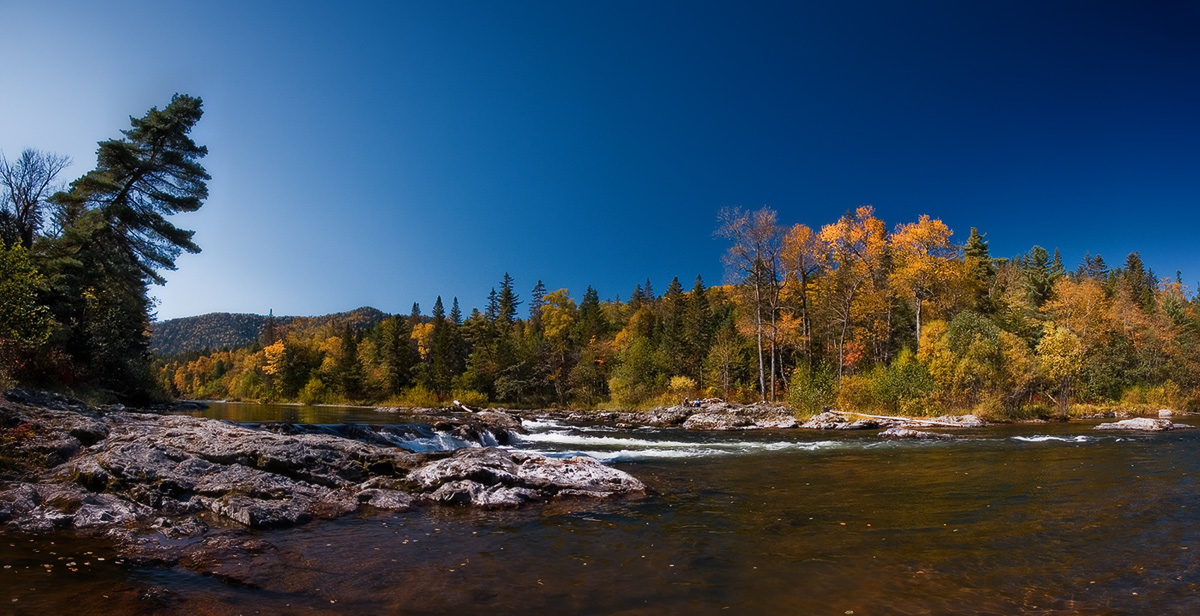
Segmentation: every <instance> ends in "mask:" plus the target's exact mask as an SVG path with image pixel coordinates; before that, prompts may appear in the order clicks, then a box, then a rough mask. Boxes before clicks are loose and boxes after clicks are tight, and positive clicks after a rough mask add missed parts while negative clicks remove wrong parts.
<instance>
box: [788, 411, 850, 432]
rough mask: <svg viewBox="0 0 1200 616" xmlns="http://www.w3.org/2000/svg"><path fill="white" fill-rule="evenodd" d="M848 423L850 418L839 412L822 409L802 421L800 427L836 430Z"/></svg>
mask: <svg viewBox="0 0 1200 616" xmlns="http://www.w3.org/2000/svg"><path fill="white" fill-rule="evenodd" d="M849 423H850V420H849V419H847V418H846V417H844V416H842V415H841V414H838V413H835V412H833V411H824V412H821V413H819V414H817V415H813V416H812V418H810V419H809V420H808V421H806V422H804V423H803V424H802V425H801V426H800V427H801V428H808V429H810V430H837V429H840V428H842V427H843V426H846V425H848V424H849Z"/></svg>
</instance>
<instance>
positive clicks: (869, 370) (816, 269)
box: [156, 206, 1200, 417]
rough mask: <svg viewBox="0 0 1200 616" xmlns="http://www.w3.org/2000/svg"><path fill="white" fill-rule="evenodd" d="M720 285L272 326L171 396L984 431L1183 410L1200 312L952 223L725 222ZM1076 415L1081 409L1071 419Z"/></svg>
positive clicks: (181, 363) (545, 295)
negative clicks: (787, 412) (1009, 253)
mask: <svg viewBox="0 0 1200 616" xmlns="http://www.w3.org/2000/svg"><path fill="white" fill-rule="evenodd" d="M715 234H716V235H717V236H718V237H719V238H722V239H724V240H725V241H727V242H728V244H729V249H728V251H727V252H726V255H725V263H726V266H727V269H728V273H729V280H730V283H729V284H725V285H717V286H707V285H706V284H705V281H704V280H702V279H701V278H700V277H696V278H695V280H694V282H693V283H692V284H691V285H690V287H685V286H684V285H683V283H681V282H680V280H679V279H678V278H675V279H673V280H672V281H671V283H670V284H669V285H668V286H667V288H666V290H665V291H664V292H663V293H662V294H659V293H657V292H656V291H655V290H654V289H653V287H652V285H651V282H650V281H649V280H647V281H646V282H645V283H644V284H638V285H636V286H635V287H634V289H633V291H632V292H631V293H630V295H629V296H628V299H625V300H622V299H621V298H619V297H618V298H615V299H611V300H601V299H600V297H599V294H598V293H597V291H596V290H595V289H594V288H592V287H588V288H587V289H586V290H585V291H584V293H583V294H582V296H580V298H579V300H578V301H577V300H576V299H575V298H573V297H572V296H571V294H570V292H569V291H568V290H567V289H558V290H555V291H548V290H547V287H546V286H545V285H544V284H543V283H542V282H541V281H537V283H536V284H535V285H534V286H533V288H532V289H531V290H530V292H529V293H528V295H527V296H526V299H522V296H521V294H520V293H518V291H517V290H516V283H515V281H514V280H513V279H512V278H511V277H510V276H509V275H507V274H505V275H504V276H503V278H502V279H501V280H500V281H499V284H498V285H497V288H495V289H493V290H492V291H491V292H490V293H489V294H488V295H487V297H486V301H485V302H484V309H483V310H482V311H481V310H478V309H475V310H472V311H471V313H470V314H464V313H463V311H462V310H461V309H460V306H459V302H458V299H457V298H452V300H451V302H450V305H449V307H447V305H446V303H445V302H443V299H442V298H441V297H438V298H436V300H435V301H434V304H433V307H432V310H431V311H430V312H429V313H428V314H425V313H423V312H422V310H421V308H420V307H419V306H418V305H415V304H414V306H413V308H412V310H411V312H410V313H409V314H407V315H392V316H390V317H388V318H386V319H384V320H383V321H382V322H380V323H378V324H377V325H375V326H374V327H371V328H368V329H355V328H351V327H349V326H348V325H346V324H339V323H336V322H329V323H324V324H322V325H321V326H319V327H274V326H271V325H269V326H268V327H267V328H265V331H264V332H263V336H262V337H261V339H260V341H259V342H258V343H256V344H254V345H251V346H249V347H244V348H241V349H226V350H222V351H218V352H214V353H209V354H195V353H193V354H191V355H189V356H186V357H175V358H167V359H163V360H161V361H160V362H159V364H158V365H157V367H156V376H157V379H158V383H159V385H160V386H161V387H162V388H163V389H164V390H166V391H168V392H169V393H170V394H171V395H176V396H184V397H199V398H241V399H259V400H301V401H306V402H381V401H390V402H391V403H395V404H416V405H435V404H444V403H445V402H446V401H448V400H450V399H455V398H456V399H460V400H463V401H468V402H474V403H476V404H485V403H489V402H490V403H503V404H512V405H522V406H544V405H554V406H586V407H594V406H614V407H622V408H638V407H647V406H653V405H665V404H676V403H678V402H679V401H680V400H681V399H683V398H695V397H701V396H718V397H722V398H727V399H732V400H740V401H746V402H751V401H757V400H773V401H778V402H786V403H788V404H790V405H791V406H793V407H794V408H795V409H797V410H798V411H801V412H806V413H811V412H816V411H818V410H819V409H820V408H822V407H823V406H827V405H834V406H839V407H842V408H846V409H848V410H858V411H864V412H871V411H875V412H884V413H908V414H928V413H939V412H966V411H974V412H978V413H982V414H987V415H989V416H993V417H1016V416H1031V415H1051V414H1063V413H1067V412H1069V411H1070V410H1071V408H1072V407H1071V405H1072V404H1076V405H1078V404H1081V403H1082V404H1096V405H1110V406H1111V405H1118V404H1122V405H1149V404H1161V405H1171V406H1175V407H1184V406H1189V405H1193V404H1195V403H1196V401H1197V400H1198V399H1200V390H1198V387H1200V363H1198V362H1197V360H1196V359H1195V358H1196V357H1197V353H1196V351H1197V350H1198V345H1200V312H1198V311H1197V308H1198V301H1197V299H1196V298H1195V297H1190V295H1191V294H1190V292H1189V290H1187V289H1186V288H1185V287H1184V286H1183V284H1182V281H1181V280H1179V279H1178V275H1177V276H1176V278H1175V279H1174V280H1171V279H1166V278H1163V279H1160V278H1159V277H1157V276H1156V275H1155V274H1154V273H1153V272H1152V271H1150V270H1148V269H1147V268H1146V267H1145V265H1144V264H1143V263H1142V261H1141V258H1140V256H1139V254H1138V253H1133V254H1130V255H1128V256H1127V257H1126V258H1125V260H1124V262H1123V263H1121V264H1120V265H1119V266H1117V267H1111V268H1110V267H1109V266H1108V264H1107V263H1106V262H1105V261H1104V259H1103V258H1101V257H1100V256H1094V255H1090V254H1089V255H1086V256H1085V257H1084V258H1083V259H1082V261H1081V262H1080V263H1079V264H1078V265H1077V267H1075V268H1074V269H1068V268H1067V266H1066V265H1065V263H1064V262H1063V259H1062V257H1061V255H1060V254H1059V253H1058V251H1057V250H1056V251H1054V252H1053V253H1050V252H1049V251H1047V250H1045V249H1043V248H1041V247H1038V246H1035V247H1033V248H1032V249H1030V250H1029V251H1028V252H1027V253H1025V254H1023V255H1019V256H1017V257H1013V258H997V257H994V256H992V255H991V254H990V252H989V248H988V241H987V239H986V238H985V236H983V235H982V234H980V233H979V232H978V231H977V230H976V229H971V232H970V235H969V236H968V237H967V239H966V241H965V242H963V243H962V244H961V245H960V244H956V243H955V242H953V241H952V239H951V238H952V233H951V231H950V229H949V228H948V227H947V226H946V225H945V224H944V223H943V222H942V221H940V220H937V219H932V218H930V217H928V216H921V217H920V218H919V219H918V220H917V221H915V222H909V223H902V224H899V225H895V226H894V227H890V228H889V226H888V225H886V224H885V223H884V222H883V221H882V220H880V219H879V218H877V217H876V216H875V213H874V210H873V209H872V208H871V207H869V206H867V207H860V208H858V209H856V210H855V211H852V212H847V213H846V214H845V215H844V216H842V217H841V218H839V219H838V220H836V221H834V222H832V223H829V224H826V225H824V226H821V227H820V228H811V227H808V226H806V225H804V224H792V225H790V226H789V225H783V224H780V223H779V222H778V214H777V213H776V212H775V211H773V210H771V209H769V208H763V209H760V210H757V211H746V210H742V209H738V208H730V209H726V210H723V211H722V212H721V213H720V215H719V218H718V225H717V228H716V232H715ZM1077 408H1078V407H1077Z"/></svg>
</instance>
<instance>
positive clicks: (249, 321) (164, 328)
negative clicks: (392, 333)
mask: <svg viewBox="0 0 1200 616" xmlns="http://www.w3.org/2000/svg"><path fill="white" fill-rule="evenodd" d="M387 316H388V315H387V314H385V313H384V312H382V311H380V310H376V309H375V308H370V307H363V308H356V309H354V310H351V311H349V312H338V313H335V314H327V315H323V316H319V317H280V316H277V317H275V326H276V327H277V328H278V329H279V331H280V333H281V334H282V333H284V332H286V331H287V330H288V329H291V328H296V327H300V328H305V329H308V328H312V327H320V326H322V325H325V324H327V323H330V322H334V321H336V322H339V323H349V324H350V326H351V327H353V328H355V329H365V328H369V327H374V326H375V324H376V323H379V322H380V321H382V320H384V319H386V318H387ZM266 323H267V317H266V315H261V314H230V313H228V312H211V313H209V314H202V315H199V316H195V317H183V318H180V319H168V320H166V321H158V322H155V323H151V324H150V331H151V336H150V351H151V352H152V353H154V354H156V355H159V356H163V357H170V356H172V355H178V354H180V353H183V352H186V351H211V350H214V349H220V348H231V349H235V348H238V347H243V346H246V345H249V344H251V343H253V342H254V341H255V340H257V339H258V337H259V336H260V335H261V334H262V331H263V327H265V326H266Z"/></svg>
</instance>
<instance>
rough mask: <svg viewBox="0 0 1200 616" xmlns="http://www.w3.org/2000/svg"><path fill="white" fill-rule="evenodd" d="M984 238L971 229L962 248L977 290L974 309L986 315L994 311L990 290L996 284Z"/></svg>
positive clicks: (992, 265)
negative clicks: (970, 266) (970, 265)
mask: <svg viewBox="0 0 1200 616" xmlns="http://www.w3.org/2000/svg"><path fill="white" fill-rule="evenodd" d="M984 237H986V236H985V235H981V234H980V233H979V229H976V228H975V227H971V236H970V237H968V238H967V243H966V245H964V246H963V258H965V259H967V260H968V262H970V263H973V264H974V266H973V267H972V270H971V275H972V277H974V278H975V281H976V284H977V285H978V289H979V291H978V294H977V295H976V296H975V308H976V310H978V311H980V312H983V313H985V314H986V313H991V312H994V311H995V304H994V303H993V302H992V300H991V289H992V285H994V284H995V282H996V266H995V264H993V263H992V256H991V254H989V252H988V243H987V240H985V239H984Z"/></svg>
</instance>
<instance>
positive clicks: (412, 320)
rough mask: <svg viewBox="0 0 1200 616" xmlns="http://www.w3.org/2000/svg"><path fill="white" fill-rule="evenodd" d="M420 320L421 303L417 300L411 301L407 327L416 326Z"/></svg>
mask: <svg viewBox="0 0 1200 616" xmlns="http://www.w3.org/2000/svg"><path fill="white" fill-rule="evenodd" d="M421 320H422V319H421V305H420V304H418V303H417V302H413V305H412V312H410V313H409V315H408V325H409V327H416V326H417V324H419V323H420V322H421Z"/></svg>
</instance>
